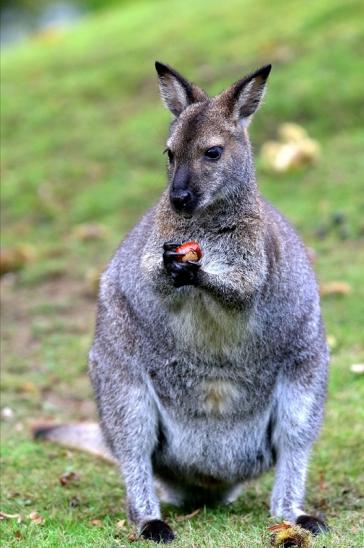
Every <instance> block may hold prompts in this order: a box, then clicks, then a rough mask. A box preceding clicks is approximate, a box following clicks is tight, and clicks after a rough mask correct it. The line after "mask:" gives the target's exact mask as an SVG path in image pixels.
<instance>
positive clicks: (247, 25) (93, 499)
mask: <svg viewBox="0 0 364 548" xmlns="http://www.w3.org/2000/svg"><path fill="white" fill-rule="evenodd" d="M363 11H364V10H363V6H362V4H361V3H360V2H359V1H358V2H354V1H348V2H345V3H342V2H339V1H338V0H330V1H329V0H320V2H311V1H308V2H305V3H302V2H298V1H295V0H293V1H292V2H290V4H289V6H288V5H287V3H286V2H284V1H283V0H277V1H276V2H274V3H271V2H268V0H262V1H261V2H259V3H257V2H254V1H253V0H241V1H238V0H230V1H229V2H223V3H222V2H220V1H217V0H209V1H207V0H201V1H200V2H191V1H185V2H182V1H180V2H177V1H170V2H163V1H156V2H153V3H151V2H138V3H128V4H127V5H125V6H122V7H119V8H118V7H115V8H113V9H112V10H110V11H104V12H100V13H99V14H97V15H96V16H94V17H90V18H88V19H85V20H84V21H83V22H82V23H81V24H80V25H78V26H77V27H75V28H73V29H72V30H70V31H67V32H63V33H54V34H53V35H48V36H43V37H42V36H39V37H36V38H34V39H33V40H32V41H31V42H29V43H26V44H25V45H21V46H19V47H17V48H15V49H12V50H11V49H10V50H8V51H7V52H6V54H4V56H3V62H2V72H3V76H4V78H2V124H3V126H2V127H3V142H2V159H3V163H2V176H3V182H4V184H3V188H2V195H3V206H4V207H3V216H2V222H3V231H2V237H3V245H4V246H6V247H8V248H14V247H17V246H23V248H24V246H25V247H26V250H27V254H28V256H29V257H30V259H29V261H28V262H27V263H26V265H25V266H24V268H23V269H22V270H20V271H19V272H18V273H17V274H15V275H12V274H11V275H7V276H5V277H4V278H3V281H2V296H3V301H4V306H3V344H2V352H3V374H2V388H3V396H2V407H4V406H7V407H10V408H11V409H12V410H13V413H14V416H13V418H11V419H9V420H7V421H4V423H3V424H2V427H3V428H2V467H3V473H2V501H1V510H2V511H4V512H7V513H9V514H20V515H21V517H22V521H21V523H17V520H16V519H6V520H4V521H2V523H1V529H2V543H3V545H4V546H31V545H36V546H47V547H48V546H49V547H53V546H54V547H56V546H57V547H58V546H70V547H71V546H75V547H76V546H77V547H82V546H100V547H101V546H107V547H111V546H114V547H121V546H135V547H137V546H143V545H145V544H144V543H142V542H133V543H132V542H131V541H130V540H128V534H129V533H130V529H129V527H128V526H127V525H126V524H125V525H124V527H123V528H117V522H118V521H120V520H123V519H125V509H124V503H123V500H124V499H123V492H122V488H121V484H120V479H119V475H118V472H117V470H115V469H114V468H113V467H111V466H109V465H107V464H105V463H102V462H98V461H95V460H94V459H92V458H91V457H89V456H87V455H81V454H77V453H76V452H70V451H66V450H64V449H61V448H58V447H55V446H50V445H39V444H35V443H33V442H32V441H31V439H30V436H29V424H30V423H31V421H32V420H33V419H37V418H48V419H57V420H70V419H73V420H78V419H90V418H93V417H94V416H95V409H94V405H93V403H92V395H91V390H90V386H89V383H88V380H87V376H86V354H87V349H88V347H89V344H90V340H91V334H92V328H93V319H94V310H95V295H94V289H93V286H94V280H95V272H96V273H97V272H98V271H99V270H101V269H102V268H103V267H104V265H105V263H106V261H107V260H108V258H109V257H110V255H111V252H112V251H113V249H114V248H115V247H116V245H117V243H118V241H119V240H120V238H121V237H122V236H123V234H125V232H126V231H127V230H128V229H129V228H130V227H131V226H132V225H133V224H134V223H135V220H136V219H137V218H138V217H139V216H140V215H141V214H142V213H143V211H144V210H145V209H146V208H147V207H148V206H150V205H151V204H152V203H153V202H154V201H155V200H156V199H157V197H158V195H159V193H160V191H161V189H162V188H163V187H164V185H165V182H164V181H165V175H164V158H163V157H162V155H161V151H162V150H163V148H164V137H165V134H166V127H167V122H168V119H169V117H168V114H167V112H165V111H164V110H163V108H162V107H161V106H160V103H159V98H158V94H157V85H156V78H155V75H154V69H153V60H154V59H156V58H158V59H161V60H163V61H167V62H169V63H171V64H172V65H175V66H177V67H178V68H179V69H180V70H181V71H183V72H185V73H186V74H187V75H188V76H189V77H190V78H191V79H193V80H195V81H197V82H198V83H199V84H201V85H203V86H205V87H206V88H207V89H208V90H209V91H210V92H211V93H215V92H218V91H219V90H221V89H222V88H223V87H224V86H226V85H227V84H228V83H230V82H231V81H232V80H234V79H237V78H239V77H240V76H241V75H242V74H243V73H244V72H247V71H249V70H251V69H252V68H254V67H256V66H258V65H259V64H263V63H264V62H266V61H268V60H271V61H272V62H273V64H274V69H273V73H272V77H271V84H270V89H269V92H268V95H267V99H266V104H265V105H264V108H263V109H262V111H261V112H260V113H259V114H258V115H257V117H256V120H255V121H254V124H253V126H252V130H251V134H252V138H253V142H254V145H255V149H256V151H257V153H258V152H259V149H260V146H261V144H262V143H263V142H264V141H265V140H266V139H268V138H271V137H272V136H274V134H275V132H276V129H277V127H278V125H279V124H280V123H282V122H285V121H294V122H298V123H300V124H302V125H304V127H305V128H306V129H307V130H308V131H309V133H310V134H311V135H312V136H313V137H314V138H316V139H318V140H319V142H320V144H321V147H322V155H321V159H320V162H319V163H318V164H317V165H316V166H314V167H311V168H308V169H306V170H303V171H300V172H297V173H293V174H287V175H279V176H278V175H273V174H271V173H267V172H264V170H263V166H262V164H261V162H260V159H259V154H258V159H257V169H258V178H259V181H260V183H261V188H262V191H263V193H264V194H265V196H267V197H268V198H269V199H270V200H271V201H272V202H273V203H274V204H275V205H276V206H278V207H279V208H280V209H281V210H282V211H283V212H284V213H285V214H286V215H287V216H288V218H290V219H291V220H292V222H293V223H294V224H295V225H296V226H297V228H298V230H299V231H300V233H301V234H302V235H303V237H304V239H305V241H306V243H307V244H308V245H310V246H311V247H312V248H314V249H315V251H316V253H317V260H316V263H315V268H316V270H317V274H318V277H319V280H320V282H322V283H324V282H327V281H333V280H341V281H345V282H347V283H348V284H350V286H351V292H350V293H349V294H347V295H344V296H335V295H333V296H330V297H327V298H325V299H324V300H323V313H324V317H325V322H326V325H327V331H328V334H329V335H330V336H331V338H334V339H335V345H334V348H333V349H332V360H331V376H330V387H329V397H328V403H327V413H326V421H325V425H324V428H323V431H322V435H321V437H320V440H319V442H318V443H317V444H316V446H315V450H314V453H313V458H312V465H311V469H310V475H309V481H308V495H307V505H308V507H309V508H311V509H315V510H316V511H318V512H322V513H324V514H326V516H327V518H328V520H329V522H330V525H331V530H332V532H331V534H330V535H329V536H327V537H325V538H320V539H318V540H316V541H315V546H317V547H323V546H325V547H329V546H330V547H331V546H332V547H333V546H335V547H336V546H340V547H353V546H355V547H356V546H357V547H361V546H363V543H364V528H363V522H362V515H363V501H364V499H363V491H364V477H363V454H364V443H363V435H362V425H363V419H364V412H363V404H362V402H363V398H364V387H363V377H360V376H356V375H354V374H353V373H352V372H351V371H350V365H351V364H352V363H359V362H363V360H364V336H363V330H362V319H363V302H364V286H363V283H362V276H363V265H364V250H363V248H364V246H363V241H364V225H363V220H362V219H363V213H364V197H363V192H362V174H363V171H364V156H363V154H362V151H363V146H364V131H363V116H364V104H363V100H362V59H363V54H364V48H363V44H364V41H363V34H364V26H363V23H362V21H363V20H364V18H363V15H364V13H363ZM338 212H339V213H340V214H342V215H343V216H344V218H345V233H343V232H342V231H341V232H340V229H339V228H338V227H336V226H335V225H334V223H333V221H332V217H333V215H334V214H336V213H338ZM89 223H97V227H96V229H95V228H94V229H93V230H94V231H95V230H96V235H95V237H94V238H91V237H87V234H86V236H85V234H84V232H85V231H86V232H87V231H89V230H90V228H87V225H88V224H89ZM85 225H86V227H85ZM80 226H81V228H80ZM82 231H83V234H82ZM319 233H320V234H321V236H320V237H318V234H319ZM69 470H73V471H77V472H78V473H79V474H80V479H79V481H77V482H76V481H75V482H72V483H70V484H69V485H68V486H65V487H62V486H61V485H60V483H59V476H60V475H61V474H62V473H64V472H65V471H69ZM272 478H273V476H272V474H267V475H266V476H264V477H263V478H260V479H259V480H257V481H254V482H251V483H249V484H248V485H247V488H246V492H245V493H244V495H242V497H241V498H240V499H239V500H238V501H237V502H236V503H235V504H234V505H233V506H231V507H229V508H220V509H218V510H204V509H203V510H201V512H200V513H199V514H198V515H196V516H195V517H192V518H191V519H185V520H182V521H180V520H179V519H178V515H179V512H178V511H176V510H174V509H172V508H169V507H168V508H166V509H165V512H166V516H167V519H168V521H169V522H170V523H171V525H172V526H173V527H174V528H175V529H176V531H177V533H178V540H177V541H176V543H175V546H176V547H179V546H180V547H192V546H193V547H200V546H201V547H202V546H216V547H221V546H223V547H233V546H234V547H235V546H241V547H251V546H264V545H266V546H268V545H269V542H268V538H267V532H266V528H267V526H268V524H269V523H270V521H269V520H268V518H267V515H268V513H267V510H268V499H269V492H270V489H271V485H272ZM32 511H37V512H39V514H40V515H41V516H42V517H43V518H44V523H43V524H41V525H37V524H35V523H32V522H31V520H30V519H29V518H28V517H27V516H28V515H29V514H30V512H32ZM95 519H96V520H100V521H97V522H96V525H92V520H95Z"/></svg>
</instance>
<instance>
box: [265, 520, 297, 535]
mask: <svg viewBox="0 0 364 548" xmlns="http://www.w3.org/2000/svg"><path fill="white" fill-rule="evenodd" d="M290 527H291V524H290V523H288V522H286V521H284V522H283V523H276V524H275V525H271V526H270V527H268V531H269V532H270V533H276V532H277V531H283V530H284V529H289V528H290Z"/></svg>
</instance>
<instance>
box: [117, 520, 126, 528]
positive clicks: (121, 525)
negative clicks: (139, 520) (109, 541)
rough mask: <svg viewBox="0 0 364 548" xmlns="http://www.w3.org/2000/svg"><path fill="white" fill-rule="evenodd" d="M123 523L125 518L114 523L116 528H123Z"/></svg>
mask: <svg viewBox="0 0 364 548" xmlns="http://www.w3.org/2000/svg"><path fill="white" fill-rule="evenodd" d="M125 523H126V520H125V519H121V520H119V521H118V522H117V524H116V527H117V529H125Z"/></svg>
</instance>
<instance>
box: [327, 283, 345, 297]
mask: <svg viewBox="0 0 364 548" xmlns="http://www.w3.org/2000/svg"><path fill="white" fill-rule="evenodd" d="M350 292H351V286H350V285H349V284H348V283H347V282H326V283H323V284H321V285H320V294H321V296H322V297H327V296H329V295H348V294H349V293H350Z"/></svg>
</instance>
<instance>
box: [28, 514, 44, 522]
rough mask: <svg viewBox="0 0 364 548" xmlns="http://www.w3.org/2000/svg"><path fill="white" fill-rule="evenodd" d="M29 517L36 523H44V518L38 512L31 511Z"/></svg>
mask: <svg viewBox="0 0 364 548" xmlns="http://www.w3.org/2000/svg"><path fill="white" fill-rule="evenodd" d="M28 518H29V519H30V520H31V521H32V523H35V524H36V525H41V524H42V523H44V518H42V516H41V515H40V514H38V512H35V511H34V512H30V514H29V516H28Z"/></svg>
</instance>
